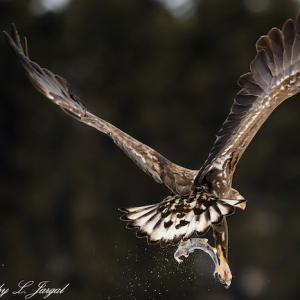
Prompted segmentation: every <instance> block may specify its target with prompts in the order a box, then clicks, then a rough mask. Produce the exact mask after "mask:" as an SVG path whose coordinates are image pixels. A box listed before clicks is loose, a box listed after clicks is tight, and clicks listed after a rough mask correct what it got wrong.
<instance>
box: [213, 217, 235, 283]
mask: <svg viewBox="0 0 300 300" xmlns="http://www.w3.org/2000/svg"><path fill="white" fill-rule="evenodd" d="M212 228H213V230H214V239H215V245H216V249H217V251H218V256H219V259H220V267H219V271H218V274H219V277H220V280H221V281H223V283H224V284H225V287H226V288H229V286H230V284H231V280H232V275H231V271H230V268H229V265H228V228H227V221H226V218H225V217H224V218H223V220H222V222H221V223H220V224H218V225H214V224H212Z"/></svg>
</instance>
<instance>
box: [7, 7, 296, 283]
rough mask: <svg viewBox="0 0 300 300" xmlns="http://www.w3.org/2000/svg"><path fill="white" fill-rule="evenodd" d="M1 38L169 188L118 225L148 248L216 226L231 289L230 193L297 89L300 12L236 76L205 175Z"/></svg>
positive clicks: (82, 117) (42, 87) (41, 85)
mask: <svg viewBox="0 0 300 300" xmlns="http://www.w3.org/2000/svg"><path fill="white" fill-rule="evenodd" d="M4 35H5V37H6V39H7V41H8V43H9V45H10V46H11V48H12V50H13V52H14V53H15V54H16V56H17V58H18V59H19V61H20V63H21V64H22V66H23V67H24V68H25V70H26V73H27V75H28V77H29V80H30V81H31V83H32V84H33V86H34V87H35V88H36V89H37V90H38V91H39V92H40V93H42V94H44V95H45V96H46V97H47V98H49V99H50V100H51V101H52V102H54V103H55V104H57V105H59V106H60V107H61V108H62V109H63V111H64V112H66V113H67V114H69V115H71V116H72V117H74V118H75V119H77V120H78V121H80V122H83V123H85V124H87V125H89V126H92V127H94V128H95V129H97V130H99V131H101V132H103V133H105V134H106V135H108V136H109V137H110V138H111V139H112V140H113V141H114V142H115V144H116V145H117V146H118V147H120V148H121V149H122V150H123V151H124V152H125V154H126V155H128V156H129V157H130V158H131V159H132V160H133V161H134V162H135V163H136V164H137V165H138V166H139V167H140V168H141V169H142V170H143V171H144V172H145V173H147V174H148V175H150V176H152V177H153V179H154V180H155V181H156V182H158V183H164V184H165V185H166V186H167V187H168V188H169V189H170V190H171V194H170V195H169V196H167V197H166V198H165V199H163V201H161V202H159V203H156V204H150V205H147V206H141V207H130V208H121V209H120V210H121V211H123V212H124V213H125V214H124V215H123V216H122V217H121V219H122V220H124V221H127V222H128V223H127V228H137V231H136V235H137V237H146V238H147V242H148V243H149V244H156V243H160V245H161V247H166V246H168V245H176V244H178V243H179V242H181V243H185V242H186V241H188V240H189V239H190V238H192V237H193V236H203V235H204V234H205V233H206V232H207V231H208V230H209V228H211V227H212V229H213V236H214V239H215V248H214V250H215V252H216V253H217V256H218V259H219V261H220V264H219V266H218V275H219V278H220V280H221V281H223V283H225V285H226V286H227V287H229V285H230V284H231V280H232V274H231V271H230V268H229V265H228V227H227V221H226V217H227V216H229V215H231V214H233V213H234V212H235V208H236V207H238V208H241V209H245V207H246V200H245V199H244V198H243V197H242V196H241V195H240V193H239V192H238V191H237V190H235V189H233V188H232V179H233V174H234V172H235V168H236V165H237V163H238V161H239V160H240V158H241V156H242V154H243V153H244V151H245V149H246V148H247V146H248V145H249V143H250V142H251V140H252V139H253V137H254V136H255V134H256V133H257V131H258V129H259V128H260V127H261V126H262V124H263V123H264V122H265V120H266V119H267V118H268V116H269V115H270V114H271V113H272V111H273V110H274V109H275V108H276V107H277V106H278V105H279V104H280V103H282V102H283V101H284V100H285V99H287V98H289V97H291V96H293V95H295V94H296V93H298V92H299V91H300V57H299V55H300V13H298V16H297V19H296V22H295V23H294V21H293V20H291V19H290V20H288V21H286V22H285V24H284V25H283V28H282V30H280V29H278V28H273V29H271V30H270V32H269V33H268V34H267V35H264V36H261V37H260V38H259V39H258V41H257V42H256V50H257V55H256V57H255V58H254V60H253V61H252V62H251V64H250V72H249V73H246V74H244V75H242V76H241V77H240V78H239V80H238V84H239V86H240V87H241V90H240V91H239V92H238V93H237V95H236V96H235V98H234V103H233V105H232V107H231V110H230V113H229V115H228V117H227V119H226V120H225V122H224V123H223V125H222V127H221V129H220V131H219V132H218V133H217V136H216V137H217V138H216V141H215V143H214V145H213V147H212V149H211V151H210V153H209V155H208V158H207V159H206V161H205V163H204V165H203V166H202V167H201V169H200V170H189V169H186V168H184V167H181V166H179V165H177V164H174V163H172V162H171V161H169V160H168V159H167V158H165V157H163V156H162V155H161V154H159V153H158V152H157V151H155V150H154V149H152V148H150V147H148V146H147V145H145V144H143V143H141V142H139V141H137V140H136V139H134V138H133V137H131V136H130V135H128V134H126V133H125V132H123V131H121V130H120V129H118V128H117V127H115V126H113V125H112V124H110V123H109V122H107V121H105V120H103V119H101V118H99V117H97V116H95V115H93V114H92V113H90V112H89V111H88V110H87V108H86V106H85V104H84V103H83V102H82V101H81V100H80V99H79V97H77V96H75V95H73V94H71V93H70V92H69V87H70V84H69V83H68V82H67V81H66V80H65V79H64V78H62V77H60V76H58V75H54V74H53V73H52V72H51V71H49V70H47V69H44V68H41V67H40V66H39V65H38V64H37V63H35V62H33V61H32V60H30V58H29V55H28V47H27V40H26V38H24V39H23V41H22V43H21V40H20V38H19V35H18V32H17V30H16V28H15V26H14V25H12V33H11V36H10V35H9V34H7V33H6V32H4ZM194 239H195V238H193V240H194ZM204 243H205V242H204ZM190 244H191V245H192V243H190ZM179 247H180V246H179ZM191 248H192V246H191ZM187 250H191V249H187Z"/></svg>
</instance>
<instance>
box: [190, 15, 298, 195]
mask: <svg viewBox="0 0 300 300" xmlns="http://www.w3.org/2000/svg"><path fill="white" fill-rule="evenodd" d="M299 16H300V14H298V17H297V20H296V24H294V22H293V20H288V21H286V22H285V24H284V25H283V28H282V31H281V30H279V29H277V28H273V29H272V30H271V31H270V32H269V33H268V35H266V36H262V37H261V38H260V39H259V40H258V41H257V43H256V49H257V51H258V54H257V55H256V57H255V59H254V60H253V61H252V63H251V65H250V69H251V72H250V73H247V74H244V75H242V76H241V77H240V79H239V80H238V84H239V85H240V86H241V87H242V89H241V90H240V91H239V93H238V94H237V95H236V97H235V99H234V104H233V106H232V107H231V111H230V113H229V115H228V117H227V119H226V121H225V122H224V124H223V125H222V128H221V130H220V131H219V133H218V134H217V139H216V141H215V144H214V146H213V148H212V150H211V152H210V154H209V157H208V159H207V160H206V162H205V163H204V165H203V167H202V168H201V170H200V172H199V174H198V176H197V178H196V179H195V185H197V184H199V183H201V182H202V181H203V180H208V181H209V182H211V183H212V184H215V187H214V188H216V190H217V194H218V196H219V197H220V196H222V192H221V191H222V187H223V190H226V188H225V186H230V185H231V181H232V176H233V173H234V171H235V167H236V164H237V163H238V161H239V159H240V158H241V156H242V154H243V152H244V151H245V149H246V148H247V146H248V145H249V143H250V142H251V140H252V138H253V137H254V135H255V134H256V133H257V131H258V130H259V128H260V127H261V125H262V124H263V123H264V121H265V120H266V119H267V118H268V116H269V115H270V114H271V113H272V111H273V110H274V109H275V108H276V107H277V106H278V105H279V104H280V103H282V102H283V101H284V100H285V99H287V98H289V97H291V96H293V95H294V94H296V93H297V92H299V89H300V58H299V54H300V17H299ZM218 188H219V192H218Z"/></svg>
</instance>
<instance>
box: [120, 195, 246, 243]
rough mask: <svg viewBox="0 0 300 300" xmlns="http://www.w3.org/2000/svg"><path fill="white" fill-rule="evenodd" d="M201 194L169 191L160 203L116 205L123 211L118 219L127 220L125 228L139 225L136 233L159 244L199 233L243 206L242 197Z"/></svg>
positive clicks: (150, 241)
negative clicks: (169, 194) (227, 197)
mask: <svg viewBox="0 0 300 300" xmlns="http://www.w3.org/2000/svg"><path fill="white" fill-rule="evenodd" d="M207 195H210V194H208V193H205V195H203V194H201V193H200V195H199V194H196V196H195V197H194V198H191V196H190V197H189V196H186V197H184V196H180V195H176V194H173V195H171V196H169V197H167V198H166V199H164V201H162V202H161V203H157V204H153V205H147V206H141V207H131V208H120V210H121V211H123V212H125V214H124V215H123V216H122V217H121V220H124V221H129V223H128V224H127V228H135V227H138V228H139V229H138V230H137V232H136V235H137V237H147V241H148V243H149V244H156V243H159V242H160V245H161V247H166V246H168V245H170V244H173V245H175V244H177V243H178V242H179V241H180V240H186V239H188V238H190V237H192V236H193V235H194V234H197V235H203V234H205V233H206V232H207V231H208V229H209V228H210V226H211V224H219V223H220V222H221V221H222V219H223V217H224V216H227V215H230V214H233V213H234V212H235V207H239V208H244V207H245V202H246V200H228V199H217V198H215V197H213V196H212V195H211V196H212V197H213V198H211V199H207V198H206V199H205V197H207Z"/></svg>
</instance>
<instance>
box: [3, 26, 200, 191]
mask: <svg viewBox="0 0 300 300" xmlns="http://www.w3.org/2000/svg"><path fill="white" fill-rule="evenodd" d="M4 34H5V37H6V39H7V41H8V43H9V44H10V46H11V48H12V50H13V51H14V53H15V54H16V55H17V57H18V59H19V61H20V62H21V64H22V66H23V67H24V68H25V70H26V72H27V75H28V77H29V79H30V81H31V83H32V84H33V86H34V87H35V88H36V89H37V90H38V91H39V92H40V93H42V94H44V95H45V96H46V97H47V98H49V99H50V100H51V101H53V102H54V103H55V104H57V105H59V106H60V107H61V108H62V109H63V110H64V111H65V112H66V113H68V114H70V115H71V116H72V117H74V118H76V119H77V120H79V121H81V122H83V123H85V124H87V125H89V126H92V127H94V128H96V129H97V130H99V131H101V132H104V133H105V134H107V135H108V136H109V137H110V138H111V139H112V140H113V141H114V142H115V143H116V144H117V145H118V146H119V147H120V148H121V149H122V150H123V151H124V152H125V153H126V154H127V155H128V156H129V157H130V158H131V159H132V160H133V161H134V162H135V163H136V164H137V165H138V166H139V167H140V168H141V169H142V170H143V171H144V172H146V173H147V174H148V175H151V176H152V177H153V178H154V180H156V181H157V182H159V183H165V185H166V186H167V187H168V188H170V189H171V190H172V191H173V192H174V193H176V194H181V195H188V194H189V193H190V191H191V185H192V183H193V180H194V178H195V176H196V175H197V174H198V171H194V170H189V169H186V168H183V167H180V166H178V165H176V164H173V163H172V162H170V161H169V160H167V159H166V158H165V157H163V156H162V155H160V154H159V153H158V152H156V151H155V150H154V149H152V148H150V147H148V146H146V145H144V144H142V143H141V142H139V141H137V140H135V139H134V138H132V137H131V136H130V135H128V134H126V133H125V132H123V131H121V130H120V129H118V128H116V127H115V126H113V125H111V124H110V123H108V122H106V121H104V120H102V119H100V118H98V117H96V116H95V115H93V114H91V113H90V112H88V111H87V110H86V107H85V105H84V104H83V102H82V101H81V100H80V99H79V98H78V97H77V96H75V95H72V94H70V93H69V87H70V84H69V83H68V82H67V81H66V80H65V79H63V78H62V77H60V76H58V75H54V74H53V73H52V72H50V71H49V70H47V69H44V68H41V67H40V66H39V65H38V64H36V63H35V62H33V61H31V60H30V59H29V56H28V49H27V40H26V38H24V39H23V45H21V42H20V38H19V35H18V32H17V30H16V28H15V26H14V25H13V26H12V36H11V37H10V36H9V35H8V34H7V33H6V32H4Z"/></svg>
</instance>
